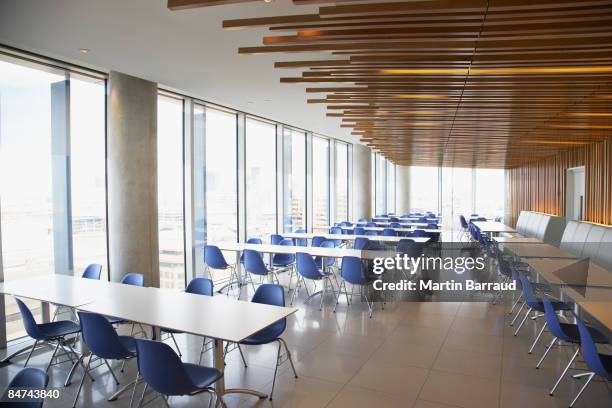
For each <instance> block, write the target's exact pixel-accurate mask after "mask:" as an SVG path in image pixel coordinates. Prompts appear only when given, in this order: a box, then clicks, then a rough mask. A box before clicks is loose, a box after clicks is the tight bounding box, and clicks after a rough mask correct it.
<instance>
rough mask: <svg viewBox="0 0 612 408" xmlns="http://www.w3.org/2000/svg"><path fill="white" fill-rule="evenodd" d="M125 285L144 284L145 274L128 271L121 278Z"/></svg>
mask: <svg viewBox="0 0 612 408" xmlns="http://www.w3.org/2000/svg"><path fill="white" fill-rule="evenodd" d="M121 283H123V284H124V285H132V286H144V275H143V274H142V273H128V274H125V275H124V276H123V278H121Z"/></svg>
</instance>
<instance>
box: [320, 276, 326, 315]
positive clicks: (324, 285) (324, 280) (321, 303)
mask: <svg viewBox="0 0 612 408" xmlns="http://www.w3.org/2000/svg"><path fill="white" fill-rule="evenodd" d="M326 293H327V279H323V289H322V291H321V302H320V303H319V310H323V299H324V298H325V294H326Z"/></svg>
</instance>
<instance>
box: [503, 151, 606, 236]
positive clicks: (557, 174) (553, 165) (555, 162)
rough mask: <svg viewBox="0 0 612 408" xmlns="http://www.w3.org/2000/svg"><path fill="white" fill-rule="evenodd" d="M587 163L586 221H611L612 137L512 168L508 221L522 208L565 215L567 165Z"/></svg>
mask: <svg viewBox="0 0 612 408" xmlns="http://www.w3.org/2000/svg"><path fill="white" fill-rule="evenodd" d="M577 166H584V167H585V210H584V217H585V221H590V222H595V223H600V224H607V225H612V141H611V140H609V139H608V140H606V141H603V142H599V143H594V144H591V145H588V146H585V147H581V148H578V149H572V150H569V151H567V152H563V153H560V154H557V155H555V156H551V157H549V158H547V159H545V160H542V161H538V162H535V163H531V164H529V165H526V166H522V167H516V168H513V169H510V170H508V171H509V188H510V191H509V203H508V205H509V209H510V211H509V212H510V220H509V224H510V225H514V224H515V223H516V220H517V218H518V214H519V213H520V211H521V210H531V211H539V212H544V213H549V214H554V215H565V190H566V188H565V186H566V184H565V183H566V173H567V169H568V168H571V167H577Z"/></svg>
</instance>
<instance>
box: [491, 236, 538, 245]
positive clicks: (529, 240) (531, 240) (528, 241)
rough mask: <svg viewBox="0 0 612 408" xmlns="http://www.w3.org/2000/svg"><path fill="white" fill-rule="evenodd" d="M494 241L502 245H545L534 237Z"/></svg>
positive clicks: (498, 238)
mask: <svg viewBox="0 0 612 408" xmlns="http://www.w3.org/2000/svg"><path fill="white" fill-rule="evenodd" d="M493 241H496V242H498V243H500V244H509V243H515V244H544V243H545V242H544V241H540V240H539V239H537V238H533V237H503V236H501V237H493Z"/></svg>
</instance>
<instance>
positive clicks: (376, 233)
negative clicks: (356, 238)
mask: <svg viewBox="0 0 612 408" xmlns="http://www.w3.org/2000/svg"><path fill="white" fill-rule="evenodd" d="M363 235H372V236H374V235H378V232H376V231H372V230H367V231H366V232H364V233H363Z"/></svg>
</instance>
